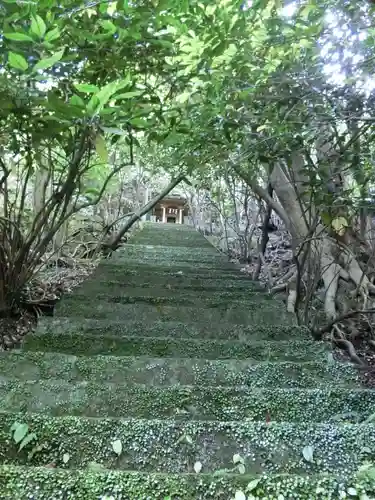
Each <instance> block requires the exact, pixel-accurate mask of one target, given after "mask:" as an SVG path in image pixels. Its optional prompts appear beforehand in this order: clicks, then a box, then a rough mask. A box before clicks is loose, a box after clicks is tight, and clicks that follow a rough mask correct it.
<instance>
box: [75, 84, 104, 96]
mask: <svg viewBox="0 0 375 500" xmlns="http://www.w3.org/2000/svg"><path fill="white" fill-rule="evenodd" d="M74 86H75V88H76V89H77V90H78V91H79V92H85V93H87V94H92V93H94V92H99V87H97V86H96V85H90V84H89V83H75V84H74Z"/></svg>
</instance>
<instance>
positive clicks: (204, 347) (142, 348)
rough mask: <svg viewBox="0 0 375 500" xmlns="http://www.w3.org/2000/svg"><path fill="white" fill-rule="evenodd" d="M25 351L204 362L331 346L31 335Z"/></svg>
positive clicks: (279, 356)
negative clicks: (190, 359) (200, 359)
mask: <svg viewBox="0 0 375 500" xmlns="http://www.w3.org/2000/svg"><path fill="white" fill-rule="evenodd" d="M25 349H26V350H32V351H42V350H44V351H45V352H63V353H67V354H76V355H85V356H91V355H96V354H115V355H117V356H153V357H158V356H160V357H180V358H204V359H228V358H236V359H248V360H253V361H262V360H264V359H268V360H269V361H280V360H281V361H300V360H301V359H303V360H304V361H310V360H318V361H319V360H322V359H324V357H325V355H326V354H327V353H328V346H327V344H326V343H323V342H319V343H318V342H314V341H312V340H311V341H307V340H304V341H300V340H294V341H292V340H287V341H249V342H238V341H220V340H210V339H207V340H195V339H189V338H173V337H165V338H162V337H156V338H152V337H151V338H150V337H140V336H124V335H114V334H112V335H108V334H107V335H89V334H87V333H85V334H81V333H49V334H48V335H45V334H38V333H34V334H32V335H28V337H27V338H26V341H25Z"/></svg>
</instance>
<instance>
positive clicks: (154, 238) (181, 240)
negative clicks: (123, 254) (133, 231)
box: [130, 233, 212, 249]
mask: <svg viewBox="0 0 375 500" xmlns="http://www.w3.org/2000/svg"><path fill="white" fill-rule="evenodd" d="M130 243H132V244H133V245H137V244H138V245H152V246H154V247H157V246H161V247H165V246H169V247H190V248H198V249H200V248H212V245H211V243H210V242H209V241H208V240H206V239H205V238H204V237H202V236H201V235H199V234H197V235H195V234H193V235H191V233H187V234H186V235H184V234H181V235H178V236H177V237H176V235H172V234H167V235H166V234H157V233H154V234H150V233H149V234H143V235H142V233H139V234H137V235H135V236H134V237H133V238H132V239H131V240H130Z"/></svg>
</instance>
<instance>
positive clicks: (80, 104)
mask: <svg viewBox="0 0 375 500" xmlns="http://www.w3.org/2000/svg"><path fill="white" fill-rule="evenodd" d="M69 102H70V103H71V104H73V106H78V107H80V108H85V107H86V105H85V101H84V100H83V99H82V98H81V97H79V95H75V94H74V95H72V97H71V98H70V99H69Z"/></svg>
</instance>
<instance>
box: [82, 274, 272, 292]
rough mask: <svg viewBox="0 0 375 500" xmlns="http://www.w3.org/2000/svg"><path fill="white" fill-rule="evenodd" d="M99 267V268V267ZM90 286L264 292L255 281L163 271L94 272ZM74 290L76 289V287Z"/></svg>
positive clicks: (187, 290)
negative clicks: (110, 276)
mask: <svg viewBox="0 0 375 500" xmlns="http://www.w3.org/2000/svg"><path fill="white" fill-rule="evenodd" d="M99 269H100V268H99ZM88 282H90V284H91V286H92V287H93V288H96V289H100V290H104V289H111V288H113V289H116V288H122V289H124V287H126V288H141V289H142V290H144V291H146V290H149V289H153V288H159V289H165V290H170V291H171V293H173V292H174V293H176V291H179V292H180V291H186V292H190V293H193V292H201V293H217V292H222V291H225V292H232V293H238V294H253V293H254V294H256V293H263V294H266V293H267V292H266V289H265V288H264V287H262V286H260V285H259V284H257V283H254V282H252V281H250V279H245V280H229V279H210V278H201V277H198V278H194V277H189V276H184V275H183V276H181V275H178V274H174V275H173V274H168V273H167V274H163V273H150V274H144V275H143V276H138V275H131V274H126V275H122V274H120V275H118V273H116V279H111V280H109V279H104V278H103V277H101V276H98V275H97V274H96V273H95V275H94V277H93V278H90V281H85V282H84V284H83V286H85V285H86V283H88ZM75 290H78V288H76V289H75ZM150 291H151V290H150Z"/></svg>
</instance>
